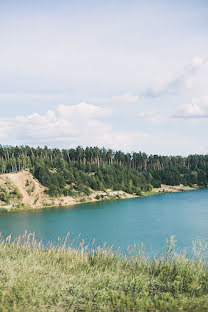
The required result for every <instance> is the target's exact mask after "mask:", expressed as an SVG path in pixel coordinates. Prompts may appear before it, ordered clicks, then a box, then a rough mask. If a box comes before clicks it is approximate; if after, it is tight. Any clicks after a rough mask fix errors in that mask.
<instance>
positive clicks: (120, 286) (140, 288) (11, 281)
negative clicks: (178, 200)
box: [0, 237, 208, 312]
mask: <svg viewBox="0 0 208 312" xmlns="http://www.w3.org/2000/svg"><path fill="white" fill-rule="evenodd" d="M29 241H30V237H25V242H24V244H19V242H20V240H18V241H16V242H15V243H10V242H9V239H7V243H5V242H4V241H2V242H1V243H0V311H21V312H22V311H28V312H29V311H30V312H32V311H105V312H106V311H171V312H173V311H187V312H191V311H199V312H203V311H207V306H208V268H207V266H206V264H205V262H204V261H203V259H202V257H201V252H202V249H203V246H202V245H201V246H200V248H199V249H196V250H195V256H194V258H193V259H192V260H189V259H188V258H187V257H186V256H185V255H179V254H176V253H175V252H174V239H173V238H171V239H170V241H169V243H168V245H167V247H166V255H165V256H164V257H161V258H158V259H152V258H151V259H149V260H148V259H147V258H146V257H145V256H144V253H143V251H142V250H141V249H140V251H138V252H137V256H136V257H133V256H129V257H127V258H121V256H119V255H118V254H113V253H112V252H111V251H109V250H103V249H98V250H94V251H92V250H91V251H89V250H87V248H84V247H83V245H82V244H81V245H80V248H79V250H72V249H67V250H66V249H65V245H64V244H63V245H62V246H60V247H59V248H58V249H57V250H55V249H54V248H50V249H49V250H44V249H43V246H42V245H41V244H39V245H38V243H36V242H35V241H34V240H32V241H31V242H30V243H29ZM199 245H200V244H199ZM197 250H198V251H197Z"/></svg>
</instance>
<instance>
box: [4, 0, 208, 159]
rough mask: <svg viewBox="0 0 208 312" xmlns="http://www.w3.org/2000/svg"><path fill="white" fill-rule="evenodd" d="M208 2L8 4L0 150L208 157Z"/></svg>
mask: <svg viewBox="0 0 208 312" xmlns="http://www.w3.org/2000/svg"><path fill="white" fill-rule="evenodd" d="M207 16H208V1H200V0H197V1H192V0H189V1H188V0H187V1H185V0H180V1H179V0H175V1H172V0H164V1H162V0H161V1H159V0H154V1H153V0H149V1H145V0H138V1H136V0H126V1H125V0H119V1H118V0H111V1H109V0H105V1H100V0H96V1H92V0H85V1H84V0H82V1H81V0H76V1H70V0H68V1H64V0H59V1H55V0H50V1H48V0H41V1H40V0H36V1H30V0H27V1H26V0H25V1H24V0H18V1H17V0H13V1H11V0H0V112H1V113H0V143H1V144H3V145H30V146H44V145H47V146H49V147H51V148H53V147H59V148H71V147H76V146H78V145H81V146H83V147H86V146H99V147H103V146H104V147H106V148H111V149H113V150H122V151H124V152H132V151H136V152H138V151H142V152H146V153H148V154H163V155H188V154H201V153H203V154H207V153H208V139H207V133H208V19H207Z"/></svg>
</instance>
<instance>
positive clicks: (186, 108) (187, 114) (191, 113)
mask: <svg viewBox="0 0 208 312" xmlns="http://www.w3.org/2000/svg"><path fill="white" fill-rule="evenodd" d="M171 117H172V118H178V119H201V118H208V96H204V97H201V98H196V99H192V102H191V104H186V105H183V107H182V109H181V110H179V111H178V112H177V113H176V114H174V115H172V116H171Z"/></svg>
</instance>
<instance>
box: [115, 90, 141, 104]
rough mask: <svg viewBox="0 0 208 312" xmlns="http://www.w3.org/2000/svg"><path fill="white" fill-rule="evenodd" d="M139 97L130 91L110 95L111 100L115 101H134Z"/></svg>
mask: <svg viewBox="0 0 208 312" xmlns="http://www.w3.org/2000/svg"><path fill="white" fill-rule="evenodd" d="M138 99H139V97H138V96H137V95H132V94H131V93H124V94H123V95H114V96H112V101H113V102H117V103H125V104H128V103H136V102H137V101H138Z"/></svg>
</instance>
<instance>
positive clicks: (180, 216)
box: [0, 189, 208, 252]
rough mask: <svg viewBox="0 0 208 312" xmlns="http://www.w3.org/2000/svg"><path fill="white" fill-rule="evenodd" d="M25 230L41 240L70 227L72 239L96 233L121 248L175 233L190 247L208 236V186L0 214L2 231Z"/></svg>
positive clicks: (150, 244)
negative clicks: (190, 189)
mask: <svg viewBox="0 0 208 312" xmlns="http://www.w3.org/2000/svg"><path fill="white" fill-rule="evenodd" d="M25 230H27V231H28V232H35V233H36V238H37V239H38V240H42V241H43V242H44V243H47V242H48V241H53V242H54V243H57V238H58V237H60V238H63V237H65V236H66V234H67V233H68V232H70V233H71V234H70V239H71V240H72V239H75V242H74V244H75V245H76V244H78V242H77V241H76V238H77V237H78V235H79V234H80V238H82V239H84V241H85V244H88V243H92V241H93V240H94V239H95V245H96V246H98V245H103V244H104V243H105V242H106V244H107V245H109V246H110V245H114V246H115V248H117V247H118V246H120V247H121V249H123V250H126V248H127V247H128V246H129V245H133V244H135V243H136V244H140V243H141V242H143V243H144V244H145V245H146V247H147V250H150V249H151V250H153V251H154V252H158V251H161V250H162V248H163V247H164V243H165V240H166V238H168V237H169V236H170V235H172V234H174V235H175V237H176V240H177V245H178V247H179V248H180V249H181V248H184V247H186V248H187V250H190V248H191V246H192V241H193V240H196V239H200V240H206V241H208V189H204V190H197V191H190V192H183V193H172V194H162V195H157V196H151V197H144V198H134V199H126V200H118V201H104V202H97V203H89V204H82V205H76V206H73V207H67V208H66V207H64V208H50V209H40V210H35V211H34V210H33V211H24V212H12V213H2V214H0V232H2V235H3V236H4V237H5V236H7V235H9V234H10V233H11V234H12V235H13V236H17V235H19V234H23V233H24V232H25Z"/></svg>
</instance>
